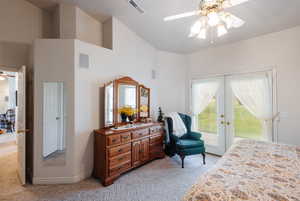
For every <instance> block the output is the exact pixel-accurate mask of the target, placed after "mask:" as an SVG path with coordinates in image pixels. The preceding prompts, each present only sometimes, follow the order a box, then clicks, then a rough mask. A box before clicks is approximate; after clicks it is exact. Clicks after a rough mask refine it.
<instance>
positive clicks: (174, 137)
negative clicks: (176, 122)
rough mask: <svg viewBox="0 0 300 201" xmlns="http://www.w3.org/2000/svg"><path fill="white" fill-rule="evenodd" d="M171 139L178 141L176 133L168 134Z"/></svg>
mask: <svg viewBox="0 0 300 201" xmlns="http://www.w3.org/2000/svg"><path fill="white" fill-rule="evenodd" d="M170 138H171V141H174V142H175V143H176V142H178V141H179V137H177V136H176V135H173V134H170Z"/></svg>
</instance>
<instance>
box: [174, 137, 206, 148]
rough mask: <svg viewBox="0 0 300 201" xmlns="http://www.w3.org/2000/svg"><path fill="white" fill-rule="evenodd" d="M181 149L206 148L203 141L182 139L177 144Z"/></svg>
mask: <svg viewBox="0 0 300 201" xmlns="http://www.w3.org/2000/svg"><path fill="white" fill-rule="evenodd" d="M176 145H177V146H178V148H179V149H190V148H200V147H204V142H203V141H202V140H191V139H180V140H178V142H177V143H176Z"/></svg>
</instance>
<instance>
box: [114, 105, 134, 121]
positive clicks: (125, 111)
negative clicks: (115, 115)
mask: <svg viewBox="0 0 300 201" xmlns="http://www.w3.org/2000/svg"><path fill="white" fill-rule="evenodd" d="M118 112H119V113H120V115H121V118H122V122H126V120H127V117H128V119H129V120H130V121H133V120H134V118H135V114H136V113H137V110H136V109H135V108H132V107H131V106H124V107H121V108H119V110H118Z"/></svg>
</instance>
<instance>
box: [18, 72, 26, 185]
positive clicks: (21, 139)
mask: <svg viewBox="0 0 300 201" xmlns="http://www.w3.org/2000/svg"><path fill="white" fill-rule="evenodd" d="M17 80H18V97H17V99H18V104H17V124H16V128H17V129H16V130H17V134H18V135H17V146H18V158H17V160H18V161H17V162H18V175H19V178H20V181H21V184H23V185H24V184H25V183H26V176H25V175H26V173H25V171H26V162H25V161H26V160H25V154H26V139H25V134H26V109H25V105H26V102H25V100H26V67H25V66H22V67H21V69H20V70H19V71H18V75H17Z"/></svg>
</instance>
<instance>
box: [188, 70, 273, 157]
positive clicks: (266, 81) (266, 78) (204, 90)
mask: <svg viewBox="0 0 300 201" xmlns="http://www.w3.org/2000/svg"><path fill="white" fill-rule="evenodd" d="M270 78H271V79H270ZM266 94H267V95H266ZM191 95H192V96H191V99H192V100H191V110H192V116H193V130H194V131H197V132H200V133H201V134H202V139H203V140H204V141H205V144H206V150H207V152H209V153H213V154H216V155H223V154H224V153H225V151H226V150H227V149H228V148H229V147H230V146H231V145H232V143H233V142H234V141H236V140H238V139H243V138H248V139H254V140H270V141H271V140H272V133H273V132H272V123H273V121H272V117H273V84H272V75H270V73H269V72H263V73H255V74H245V75H244V74H243V75H234V76H232V75H224V76H218V77H213V78H209V79H197V80H193V81H192V90H191ZM269 99H270V100H269Z"/></svg>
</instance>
